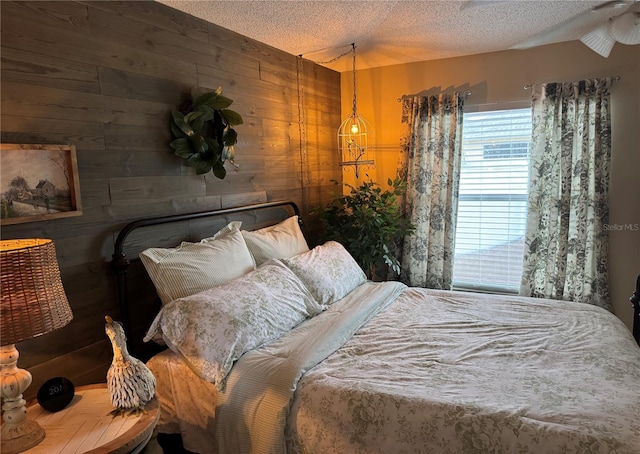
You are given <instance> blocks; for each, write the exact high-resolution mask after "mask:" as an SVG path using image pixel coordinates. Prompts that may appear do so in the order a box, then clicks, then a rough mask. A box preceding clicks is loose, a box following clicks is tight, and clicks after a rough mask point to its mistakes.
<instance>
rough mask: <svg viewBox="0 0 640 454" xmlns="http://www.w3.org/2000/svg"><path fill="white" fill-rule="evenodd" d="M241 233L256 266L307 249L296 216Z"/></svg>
mask: <svg viewBox="0 0 640 454" xmlns="http://www.w3.org/2000/svg"><path fill="white" fill-rule="evenodd" d="M242 235H243V236H244V239H245V241H246V242H247V247H248V248H249V251H251V254H252V255H253V258H254V259H255V261H256V266H260V265H262V264H263V263H264V262H266V261H267V260H269V259H283V258H289V257H293V256H294V255H298V254H300V253H302V252H307V251H308V250H309V246H307V241H306V240H305V239H304V235H303V234H302V231H301V230H300V225H299V224H298V216H291V217H289V218H287V219H285V220H284V221H282V222H280V223H279V224H276V225H272V226H270V227H265V228H264V229H260V230H254V231H252V232H250V231H247V230H243V231H242Z"/></svg>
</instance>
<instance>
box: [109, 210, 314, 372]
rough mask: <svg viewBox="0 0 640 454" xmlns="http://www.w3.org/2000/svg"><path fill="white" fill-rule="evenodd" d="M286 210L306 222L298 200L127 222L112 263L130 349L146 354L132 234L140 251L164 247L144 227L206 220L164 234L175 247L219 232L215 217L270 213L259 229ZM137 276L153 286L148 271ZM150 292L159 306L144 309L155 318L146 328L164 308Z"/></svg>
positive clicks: (225, 218) (258, 223)
mask: <svg viewBox="0 0 640 454" xmlns="http://www.w3.org/2000/svg"><path fill="white" fill-rule="evenodd" d="M277 209H283V210H277ZM274 210H276V211H280V213H279V215H277V216H276V215H275V213H272V212H273V211H274ZM282 211H284V212H285V213H286V214H288V215H292V214H295V215H298V219H299V222H300V224H301V225H302V221H301V219H300V210H299V208H298V206H297V205H296V204H295V203H294V202H292V201H288V200H286V201H277V202H266V203H259V204H255V205H246V206H241V207H234V208H224V209H220V210H212V211H201V212H197V213H185V214H176V215H169V216H159V217H152V218H143V219H138V220H136V221H133V222H131V223H129V224H127V225H126V226H124V228H123V229H122V230H121V231H120V233H119V234H118V237H117V238H116V241H115V245H114V252H113V256H112V260H111V266H112V268H113V270H114V272H115V274H116V285H117V291H118V303H119V307H120V318H121V320H122V324H123V326H124V329H125V332H126V333H127V336H128V343H129V349H130V351H131V352H132V353H136V354H138V356H141V355H142V356H144V354H142V353H141V352H140V350H141V345H143V344H142V342H141V339H142V336H137V335H136V329H135V328H136V326H134V323H132V318H131V306H130V299H132V298H131V294H130V291H132V289H130V288H129V287H128V285H127V277H128V271H130V266H131V265H132V264H133V263H136V262H140V259H139V258H138V254H137V253H136V254H135V255H134V256H132V257H131V258H129V257H127V250H128V248H131V244H130V243H131V242H132V240H131V236H132V235H133V236H136V235H137V240H136V244H135V247H134V249H136V248H137V251H138V252H139V251H142V250H143V249H146V248H148V247H158V246H162V245H161V244H157V243H155V244H150V242H151V241H154V239H155V241H157V238H158V236H153V235H151V236H150V235H142V232H141V229H145V228H146V229H150V228H151V229H152V228H154V226H163V225H166V224H175V223H183V224H184V223H185V222H186V223H189V222H191V221H194V222H195V221H196V220H203V222H204V223H205V224H204V225H199V226H198V228H189V227H187V228H186V231H187V232H188V233H187V234H186V235H185V234H183V235H182V236H180V235H172V234H170V235H169V238H167V237H166V236H165V237H164V238H165V240H166V241H167V242H170V244H171V246H175V245H176V244H179V243H180V241H183V240H190V241H198V240H200V239H202V238H204V237H206V236H211V235H212V234H213V233H215V231H212V227H213V224H214V222H213V221H214V220H218V221H223V222H227V221H228V220H230V219H231V218H232V217H234V216H233V215H236V216H241V215H247V214H251V213H258V212H260V213H268V214H267V215H265V216H263V218H261V219H260V221H256V222H253V223H252V224H253V225H251V226H250V227H252V228H259V227H263V226H265V224H266V225H271V224H275V223H277V222H279V221H281V220H282V219H284V217H285V215H284V213H283V212H282ZM269 216H271V217H269ZM212 218H213V219H212ZM255 218H256V219H257V216H255ZM180 225H182V224H180ZM219 227H220V226H219ZM243 227H244V222H243ZM147 231H148V230H147ZM194 231H195V232H194ZM134 232H135V233H134ZM174 233H175V232H174ZM147 237H150V238H152V239H151V240H150V239H149V238H147ZM139 268H141V269H142V268H143V267H142V266H141V265H139ZM135 278H136V279H137V280H136V286H139V287H145V286H146V287H147V288H148V289H149V288H152V285H151V283H150V279H149V278H148V276H147V275H146V272H144V271H143V272H139V273H138V275H136V276H135ZM146 293H147V294H148V293H153V296H152V299H153V303H151V304H153V305H154V306H157V307H151V308H145V309H142V311H143V312H152V313H148V314H147V317H148V318H149V316H150V317H151V318H150V319H149V320H144V321H143V322H142V324H143V325H144V327H145V329H146V328H148V326H149V325H148V323H150V322H151V321H152V320H153V318H152V317H154V316H155V314H156V312H157V310H158V309H159V307H160V303H159V299H158V298H157V295H156V294H155V291H154V290H151V291H149V292H146ZM133 297H134V298H135V299H136V302H137V303H141V300H142V299H144V298H141V297H140V296H139V295H134V296H133ZM147 299H148V298H147ZM147 322H148V323H147ZM132 337H133V338H132ZM145 350H149V349H148V348H145ZM156 350H157V348H156ZM152 353H155V352H149V355H150V354H152ZM142 359H146V358H144V357H143V358H142Z"/></svg>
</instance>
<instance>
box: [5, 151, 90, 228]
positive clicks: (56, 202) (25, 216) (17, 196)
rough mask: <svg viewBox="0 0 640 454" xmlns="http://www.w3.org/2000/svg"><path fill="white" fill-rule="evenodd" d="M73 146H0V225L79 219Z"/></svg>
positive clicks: (77, 186) (79, 209) (80, 212)
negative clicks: (68, 218) (74, 217)
mask: <svg viewBox="0 0 640 454" xmlns="http://www.w3.org/2000/svg"><path fill="white" fill-rule="evenodd" d="M78 180H79V178H78V162H77V159H76V148H75V146H74V145H38V144H7V143H3V144H0V209H1V212H0V215H1V224H2V225H9V224H20V223H23V222H36V221H45V220H48V219H59V218H66V217H71V216H80V215H82V202H81V200H80V185H79V182H78Z"/></svg>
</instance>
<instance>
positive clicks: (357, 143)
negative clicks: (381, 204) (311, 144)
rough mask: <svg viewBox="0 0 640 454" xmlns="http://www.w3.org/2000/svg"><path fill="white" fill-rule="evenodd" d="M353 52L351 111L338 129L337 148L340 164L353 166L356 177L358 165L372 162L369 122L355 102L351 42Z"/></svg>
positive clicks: (354, 59)
mask: <svg viewBox="0 0 640 454" xmlns="http://www.w3.org/2000/svg"><path fill="white" fill-rule="evenodd" d="M351 51H352V53H353V113H352V114H351V115H349V116H348V117H347V118H346V120H344V121H343V122H342V124H341V125H340V129H338V149H339V151H340V166H342V167H345V166H353V167H354V170H355V175H356V178H359V177H360V167H364V168H367V167H368V166H372V165H373V164H374V161H373V159H372V158H371V156H370V151H369V136H370V135H371V134H372V131H371V126H370V125H369V122H368V121H367V120H365V119H364V118H363V117H361V116H360V115H358V107H357V104H356V45H355V43H352V44H351Z"/></svg>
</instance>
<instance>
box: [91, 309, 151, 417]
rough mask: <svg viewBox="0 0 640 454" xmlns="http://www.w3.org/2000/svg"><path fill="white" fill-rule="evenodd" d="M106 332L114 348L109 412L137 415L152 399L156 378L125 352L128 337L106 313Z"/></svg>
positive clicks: (108, 379)
mask: <svg viewBox="0 0 640 454" xmlns="http://www.w3.org/2000/svg"><path fill="white" fill-rule="evenodd" d="M105 320H106V324H105V327H104V328H105V332H106V333H107V336H108V337H109V339H110V340H111V346H112V347H113V361H112V362H111V366H110V367H109V370H108V371H107V389H108V390H109V396H110V397H111V405H113V407H114V410H113V411H112V412H111V414H112V415H114V416H115V415H118V414H120V415H123V416H124V414H126V413H134V412H135V413H136V414H140V413H141V412H144V406H145V404H146V403H147V402H149V401H150V400H151V399H153V395H154V393H155V389H156V379H155V377H154V376H153V374H152V373H151V371H150V370H149V369H148V368H147V366H146V365H145V364H144V363H143V362H142V361H140V360H139V359H137V358H134V357H133V356H131V355H130V354H129V352H128V351H127V338H126V336H125V334H124V329H123V328H122V325H121V324H120V323H119V322H116V321H114V320H113V319H112V318H111V317H109V316H108V315H107V316H105Z"/></svg>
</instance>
